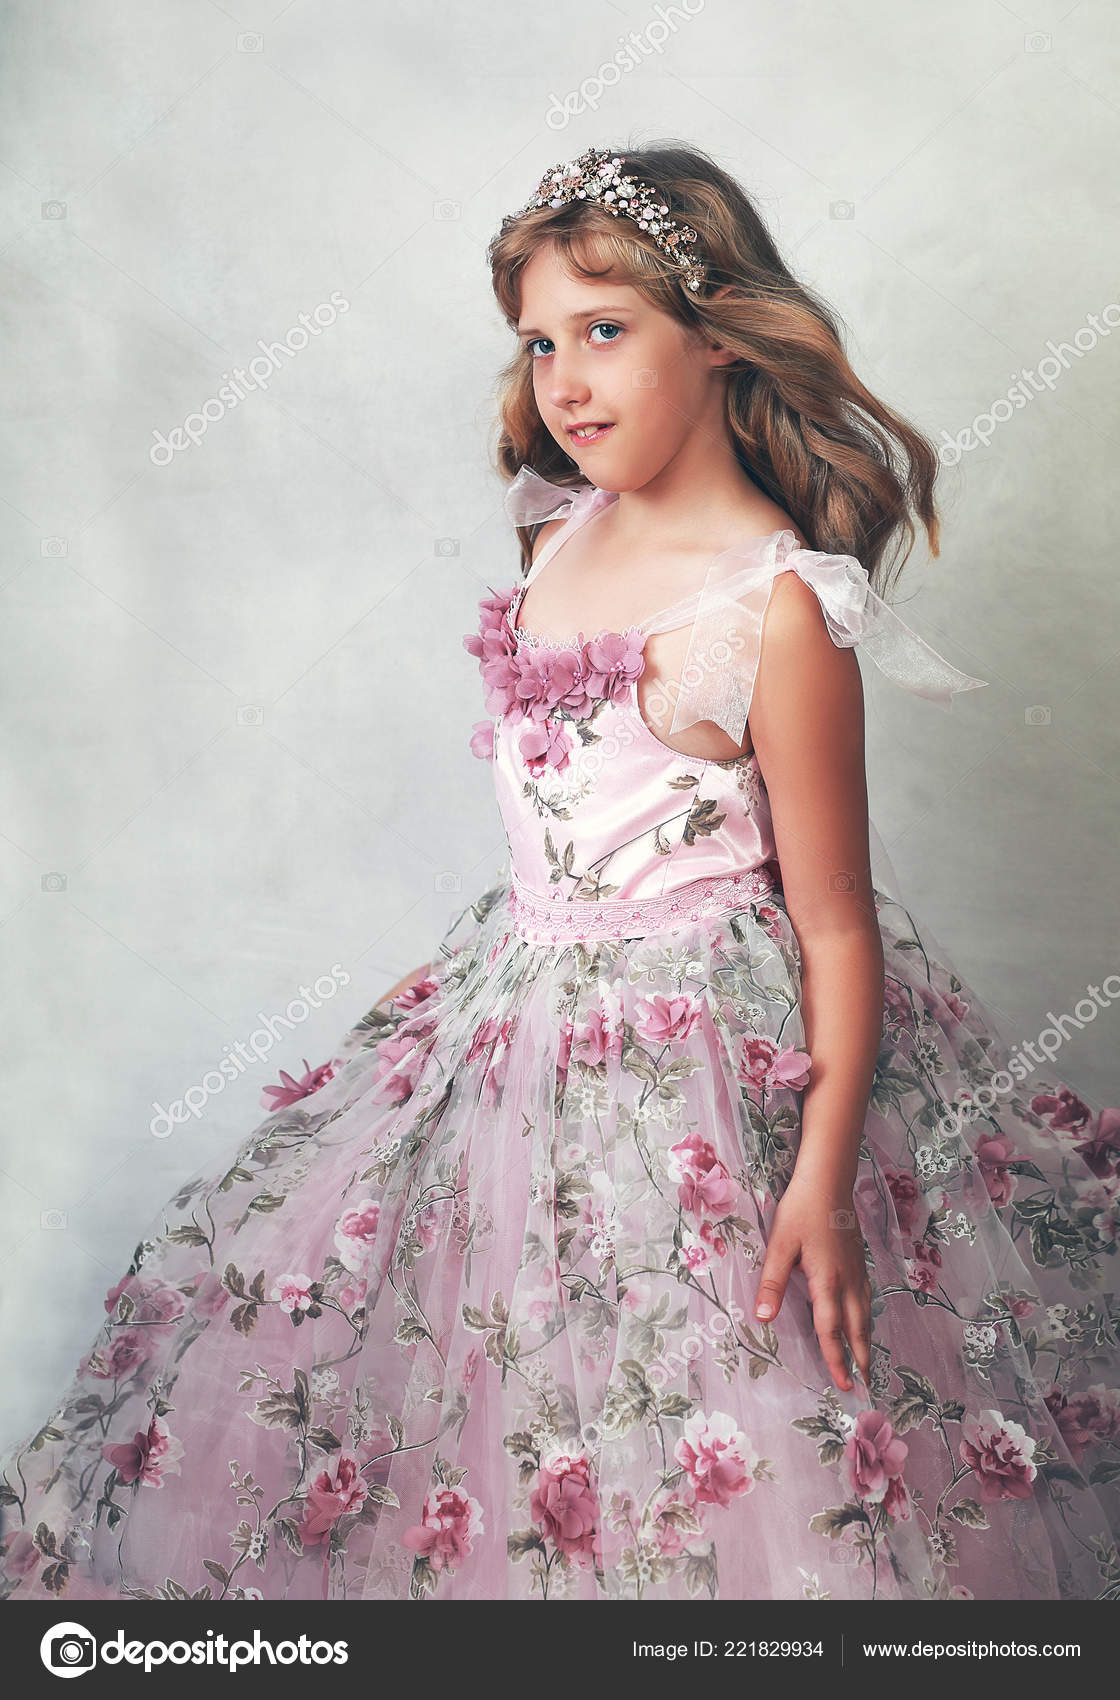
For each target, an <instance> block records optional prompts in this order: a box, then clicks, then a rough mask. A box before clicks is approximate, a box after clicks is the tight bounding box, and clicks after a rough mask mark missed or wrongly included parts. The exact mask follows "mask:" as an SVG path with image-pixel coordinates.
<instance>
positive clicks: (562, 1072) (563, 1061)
mask: <svg viewBox="0 0 1120 1700" xmlns="http://www.w3.org/2000/svg"><path fill="white" fill-rule="evenodd" d="M575 1036H576V1030H575V1024H574V1022H573V1021H572V1020H571V1019H570V1017H569V1016H564V1018H563V1020H562V1021H561V1023H560V1044H559V1047H558V1049H557V1052H556V1076H557V1079H558V1080H559V1081H560V1082H561V1084H563V1082H565V1081H566V1080H567V1078H568V1069H569V1067H570V1066H571V1061H572V1044H573V1042H574V1040H575Z"/></svg>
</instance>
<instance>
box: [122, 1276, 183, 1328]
mask: <svg viewBox="0 0 1120 1700" xmlns="http://www.w3.org/2000/svg"><path fill="white" fill-rule="evenodd" d="M122 1293H127V1294H128V1296H129V1298H130V1299H131V1300H132V1303H133V1305H134V1306H135V1309H134V1310H133V1312H132V1315H131V1316H130V1317H129V1319H128V1320H129V1322H131V1323H134V1324H135V1323H141V1322H142V1323H144V1324H145V1325H146V1326H145V1329H144V1332H145V1333H146V1334H152V1333H158V1334H160V1335H162V1336H164V1337H165V1338H166V1336H167V1333H168V1329H167V1328H164V1327H161V1326H160V1324H161V1323H167V1324H168V1325H170V1324H171V1323H173V1322H174V1321H175V1319H176V1318H177V1317H180V1316H182V1315H183V1312H184V1311H185V1310H186V1308H187V1301H186V1299H185V1298H184V1296H183V1294H182V1293H180V1292H179V1291H178V1289H177V1288H175V1287H169V1286H167V1285H166V1284H165V1283H164V1282H163V1281H160V1280H158V1279H150V1280H145V1279H143V1278H142V1277H137V1276H135V1275H122V1276H121V1279H120V1280H119V1281H118V1282H117V1284H116V1286H115V1287H110V1289H109V1291H108V1293H107V1294H106V1297H105V1309H106V1310H107V1311H109V1313H110V1314H112V1312H113V1311H115V1310H116V1308H117V1302H118V1300H119V1299H120V1296H121V1294H122Z"/></svg>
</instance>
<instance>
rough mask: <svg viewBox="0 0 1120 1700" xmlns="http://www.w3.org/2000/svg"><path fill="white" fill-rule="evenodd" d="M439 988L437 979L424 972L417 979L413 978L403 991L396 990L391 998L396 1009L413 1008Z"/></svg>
mask: <svg viewBox="0 0 1120 1700" xmlns="http://www.w3.org/2000/svg"><path fill="white" fill-rule="evenodd" d="M438 990H439V981H438V980H437V979H436V978H435V977H434V975H432V974H425V975H423V976H422V977H421V978H420V979H419V980H413V982H412V984H411V986H407V987H406V988H405V990H404V991H403V992H398V993H397V996H396V997H395V998H394V999H393V1002H394V1004H396V1006H397V1008H398V1009H415V1008H416V1006H417V1004H422V1003H425V1002H426V1001H427V999H428V998H430V997H431V995H432V993H433V992H437V991H438Z"/></svg>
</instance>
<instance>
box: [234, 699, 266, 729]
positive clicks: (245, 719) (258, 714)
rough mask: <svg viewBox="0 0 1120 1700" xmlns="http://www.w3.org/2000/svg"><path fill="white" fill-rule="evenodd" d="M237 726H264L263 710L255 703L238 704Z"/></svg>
mask: <svg viewBox="0 0 1120 1700" xmlns="http://www.w3.org/2000/svg"><path fill="white" fill-rule="evenodd" d="M237 724H238V725H239V726H262V725H263V724H264V709H263V708H262V707H261V706H260V704H259V703H256V702H243V703H239V704H238V708H237Z"/></svg>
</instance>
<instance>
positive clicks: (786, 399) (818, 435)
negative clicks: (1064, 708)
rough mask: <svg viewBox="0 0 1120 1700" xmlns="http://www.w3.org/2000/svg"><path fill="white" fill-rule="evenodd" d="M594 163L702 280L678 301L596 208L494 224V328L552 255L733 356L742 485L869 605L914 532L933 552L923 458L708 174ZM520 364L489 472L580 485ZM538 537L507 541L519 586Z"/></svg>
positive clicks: (648, 152)
mask: <svg viewBox="0 0 1120 1700" xmlns="http://www.w3.org/2000/svg"><path fill="white" fill-rule="evenodd" d="M606 151H607V152H608V153H614V154H617V155H618V156H619V157H620V158H622V160H623V163H624V168H625V170H626V171H627V172H628V173H629V174H630V175H631V176H633V177H637V178H639V179H641V180H642V181H644V182H647V183H650V184H652V185H653V186H654V187H655V188H657V189H659V190H660V192H661V197H662V199H663V200H664V201H665V202H667V204H668V207H669V212H670V216H671V217H674V218H676V219H677V220H678V221H681V220H683V221H685V222H687V223H688V224H691V225H692V226H693V228H694V229H695V230H696V232H697V235H698V238H699V240H698V241H697V243H696V245H695V247H694V248H693V250H692V252H693V254H695V255H697V256H698V257H699V258H700V259H701V260H702V261H703V262H704V267H705V281H704V282H703V283H702V284H701V286H700V289H699V290H698V291H696V292H693V291H691V290H689V289H687V288H686V287H685V286H684V284H683V282H682V279H681V275H680V268H679V266H677V265H676V264H675V263H674V261H673V260H671V259H670V258H669V257H668V256H666V255H664V254H662V252H661V250H660V249H659V248H658V247H657V246H656V244H655V243H653V242H651V241H650V240H649V239H648V238H647V237H644V236H643V235H642V234H641V232H640V231H639V230H638V229H637V227H636V225H634V223H633V222H632V220H630V219H628V218H625V217H618V216H616V215H614V214H612V213H609V212H607V211H606V210H605V209H604V208H603V207H601V206H599V205H597V204H596V203H595V202H594V201H588V200H583V201H581V200H574V201H569V202H567V203H566V204H565V205H563V206H560V207H549V206H543V207H539V208H534V209H533V210H532V211H531V212H527V213H522V214H509V215H507V216H506V218H504V219H503V220H502V227H501V230H500V231H499V233H498V234H497V235H496V236H495V237H494V238H493V240H492V241H491V243H490V246H489V251H488V253H489V260H490V267H491V274H492V282H493V288H494V294H495V297H496V299H497V302H498V305H499V307H500V308H501V311H502V313H503V315H504V316H505V319H506V322H507V323H508V324H509V326H510V328H511V329H516V327H517V321H518V318H519V316H520V276H521V272H522V271H523V269H524V267H525V265H526V264H527V262H528V261H529V260H530V259H531V258H532V256H533V255H534V254H535V253H537V252H538V250H539V249H540V248H541V247H542V246H543V245H545V244H547V243H553V244H555V247H556V250H557V253H558V255H559V258H560V260H561V263H562V264H564V265H565V267H566V268H567V269H568V271H569V272H570V273H571V274H572V275H573V276H575V277H580V278H587V279H590V278H595V277H604V276H610V277H612V278H614V279H615V280H616V281H619V282H622V283H628V284H630V285H632V286H633V287H634V288H635V289H636V290H638V291H639V292H640V293H641V294H642V295H643V296H644V297H645V298H646V300H648V301H650V302H651V303H652V304H653V305H654V306H655V307H659V308H661V309H662V311H663V312H666V313H670V314H672V316H673V317H674V318H675V319H678V320H679V321H680V322H681V323H682V324H683V325H684V326H685V327H686V328H687V329H688V330H689V331H691V332H693V333H694V334H696V335H702V336H705V337H710V338H711V339H712V340H713V341H714V342H718V343H720V344H722V346H723V347H725V348H727V349H730V350H732V351H733V352H734V354H735V355H736V357H737V358H736V360H735V362H734V363H733V364H732V365H730V366H729V367H727V368H726V371H727V392H726V394H727V417H728V423H729V425H730V429H731V434H732V438H733V440H734V444H735V451H736V454H737V456H738V459H739V461H740V463H741V465H742V466H743V468H744V470H745V471H746V472H747V473H748V474H749V475H750V477H751V478H752V479H754V480H755V482H756V483H757V484H758V485H759V486H760V487H761V488H762V489H763V490H765V492H766V493H767V495H768V496H770V497H771V498H772V499H773V500H774V501H776V502H778V503H779V504H780V505H781V506H782V507H784V508H785V509H786V510H787V511H788V513H789V514H790V516H791V518H792V519H793V521H794V524H795V525H796V527H797V529H798V531H799V533H800V535H801V536H802V537H803V538H804V540H805V542H806V544H807V545H808V547H809V548H811V549H819V550H823V551H825V552H826V553H828V554H840V555H853V556H854V557H855V558H856V559H857V560H858V561H859V562H860V563H861V564H862V565H863V566H864V567H865V568H866V570H867V573H868V576H869V578H870V580H871V583H872V586H873V588H874V589H876V590H877V591H878V592H879V594H880V595H882V594H883V592H884V590H885V589H886V588H887V583H888V580H889V579H890V578H891V576H892V574H893V575H894V576H897V573H899V572H901V570H902V566H903V565H904V564H905V561H906V559H907V557H908V556H909V554H910V551H911V549H912V548H913V546H914V542H915V538H916V528H915V525H914V518H915V517H916V518H917V519H918V520H919V521H920V522H921V523H922V525H923V526H924V527H925V530H926V535H927V537H928V540H929V548H930V553H931V554H932V555H934V556H936V555H937V554H938V553H939V529H940V528H939V523H938V518H937V513H936V510H935V507H934V500H933V487H934V482H935V479H936V477H937V472H938V469H939V461H938V456H937V451H936V449H935V447H934V446H933V444H932V443H931V442H930V441H929V440H928V439H927V438H926V437H924V436H923V435H922V433H921V432H920V431H918V430H917V429H916V428H915V427H914V426H913V425H911V424H910V423H908V421H907V420H905V419H903V418H902V417H901V416H900V415H899V414H898V413H896V412H894V411H893V410H892V409H891V408H889V407H887V406H886V405H885V404H884V403H883V402H881V401H879V400H878V398H877V397H876V396H873V395H872V394H871V392H870V390H868V389H867V388H866V386H865V385H864V384H862V383H861V382H860V380H859V378H857V376H856V374H855V373H854V372H853V370H852V368H851V366H850V364H849V362H848V358H847V355H846V354H845V353H844V350H843V347H842V346H841V340H840V330H839V328H838V324H839V321H838V318H837V315H836V314H835V313H834V312H832V311H831V310H830V309H829V308H828V307H827V306H826V305H825V303H824V302H823V301H821V300H820V299H819V298H818V297H817V296H816V295H814V294H813V293H812V291H811V290H809V289H808V288H807V287H806V286H805V285H804V284H803V283H800V282H798V280H797V279H796V278H795V277H794V276H793V273H792V272H791V271H790V269H789V267H788V266H787V265H786V264H785V261H784V260H783V259H782V257H781V255H780V254H779V253H778V250H777V248H776V247H775V245H774V242H773V240H772V239H771V236H770V234H769V232H768V230H767V229H766V226H765V224H764V223H763V221H762V218H761V216H760V215H759V213H758V210H757V208H756V207H755V206H754V204H753V202H752V201H751V199H750V197H749V196H748V195H747V194H746V192H745V191H744V190H743V189H742V188H741V187H740V185H739V184H738V183H736V182H735V180H734V178H732V177H730V176H729V175H728V174H727V172H725V171H723V170H722V169H721V168H720V167H719V166H718V165H717V164H716V163H715V161H714V160H712V159H710V158H709V157H708V155H707V154H705V153H703V152H701V150H700V149H699V148H693V147H687V146H684V145H678V144H675V143H674V144H667V145H658V146H655V147H649V148H641V149H637V150H635V149H631V148H621V147H620V148H614V149H607V150H606ZM722 285H727V286H729V287H728V288H727V290H726V293H724V294H723V295H721V296H720V297H719V298H718V299H713V298H712V297H711V295H710V293H709V292H710V291H711V290H713V289H716V288H719V287H720V286H722ZM532 362H533V356H532V355H531V354H530V353H529V351H528V349H527V348H526V347H524V346H520V347H519V349H518V352H517V354H516V355H515V356H514V357H513V359H512V360H511V361H510V362H509V364H508V365H507V366H506V367H505V368H504V369H503V370H502V372H501V374H500V376H499V380H498V392H497V401H498V423H499V429H500V436H499V440H498V445H497V451H496V460H497V470H498V472H499V474H500V475H501V476H502V477H503V478H505V479H507V480H508V479H512V478H513V477H515V475H516V474H517V472H518V471H519V470H520V468H521V467H522V466H526V465H528V466H531V467H533V468H534V470H535V471H537V472H538V473H539V474H540V475H541V477H542V478H547V479H548V480H549V481H550V482H552V483H555V484H562V485H565V486H574V485H577V484H580V483H582V482H583V479H582V477H581V475H580V474H579V472H578V471H577V470H576V469H575V463H574V462H573V461H572V459H571V457H570V456H569V455H566V454H565V452H564V450H563V449H562V448H561V447H560V445H559V444H558V443H557V441H556V439H555V438H554V437H553V436H552V434H551V432H549V431H548V430H547V429H546V428H545V425H544V423H543V422H542V420H541V417H540V413H539V412H538V410H537V404H536V399H535V397H534V395H533V373H532ZM537 529H538V528H537V527H530V526H518V528H517V533H518V538H519V540H520V544H521V565H522V570H523V571H524V570H525V569H526V568H527V566H528V563H529V559H530V553H531V548H532V539H533V536H534V535H535V532H536V530H537ZM904 539H905V545H904V546H903V540H904ZM892 545H893V550H892ZM888 557H889V558H888Z"/></svg>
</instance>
